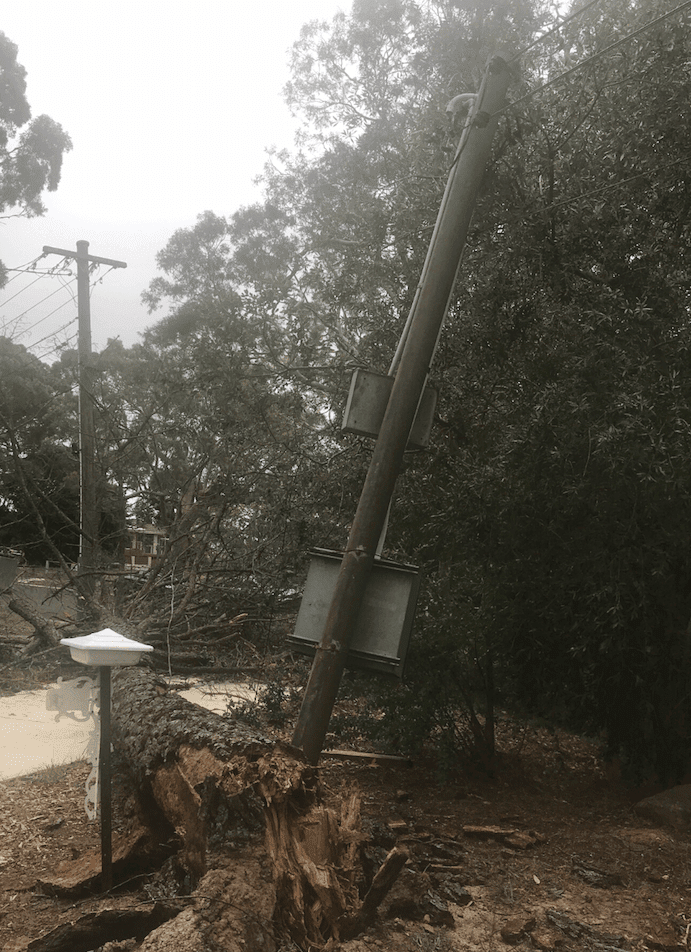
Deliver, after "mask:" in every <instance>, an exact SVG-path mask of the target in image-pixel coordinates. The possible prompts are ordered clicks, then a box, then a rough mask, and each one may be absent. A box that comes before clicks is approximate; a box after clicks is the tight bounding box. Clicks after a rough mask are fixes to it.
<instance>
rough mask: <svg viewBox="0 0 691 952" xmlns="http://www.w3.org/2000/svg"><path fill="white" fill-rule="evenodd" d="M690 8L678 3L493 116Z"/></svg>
mask: <svg viewBox="0 0 691 952" xmlns="http://www.w3.org/2000/svg"><path fill="white" fill-rule="evenodd" d="M687 7H691V0H685V2H684V3H680V4H679V6H677V7H674V9H673V10H668V11H667V13H663V14H661V15H660V16H659V17H656V18H655V19H654V20H651V21H650V22H649V23H646V24H645V25H644V26H642V27H639V29H638V30H634V31H633V33H627V35H626V36H622V37H621V38H620V39H618V40H615V41H614V43H610V45H609V46H606V47H605V48H604V49H603V50H599V52H597V53H593V54H592V56H587V57H586V58H585V59H584V60H581V61H580V63H576V65H575V66H572V67H571V68H570V69H567V70H564V72H563V73H560V74H559V75H558V76H555V77H554V79H550V80H548V81H547V82H546V83H543V84H542V85H541V86H537V87H536V88H535V89H533V90H532V91H531V92H529V93H526V95H525V96H521V98H520V99H516V100H515V101H514V102H510V103H507V104H506V106H503V107H502V108H501V109H498V110H497V112H495V113H494V115H495V116H500V115H501V114H502V113H504V112H507V110H509V109H513V108H514V106H518V105H520V104H521V103H522V102H526V101H527V100H528V99H532V98H533V96H536V95H537V94H538V93H541V92H542V91H543V90H544V89H548V88H549V87H550V86H554V85H555V84H556V83H558V82H560V81H561V80H562V79H565V78H566V77H567V76H570V75H571V74H572V73H575V72H576V71H577V70H579V69H582V68H583V67H584V66H588V65H589V64H591V63H594V62H596V61H597V60H599V59H601V58H602V57H603V56H606V55H607V54H608V53H611V52H612V50H615V49H617V47H619V46H622V45H623V44H624V43H628V41H629V40H633V39H635V38H636V37H637V36H640V35H641V34H642V33H645V32H646V31H647V30H651V29H652V28H653V27H654V26H657V25H658V24H659V23H662V22H663V21H664V20H668V19H669V18H670V17H672V16H674V15H675V14H676V13H680V12H681V11H682V10H685V9H687Z"/></svg>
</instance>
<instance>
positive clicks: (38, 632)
mask: <svg viewBox="0 0 691 952" xmlns="http://www.w3.org/2000/svg"><path fill="white" fill-rule="evenodd" d="M5 595H6V596H9V599H8V602H7V607H8V608H9V610H10V611H11V612H14V614H15V615H19V617H20V618H23V619H24V621H28V622H29V624H30V625H33V628H34V637H33V638H32V639H31V641H29V643H28V644H27V645H26V647H24V648H23V650H22V651H21V653H20V657H24V656H26V655H28V654H32V653H33V652H34V651H37V650H38V649H39V648H54V647H55V646H56V645H59V644H60V635H59V634H58V630H57V628H56V627H55V624H54V623H53V622H52V621H51V619H50V618H47V617H46V616H45V615H42V614H41V612H40V611H39V610H38V609H37V608H36V606H35V605H34V603H33V602H32V601H31V600H30V599H28V598H26V597H25V596H24V595H20V594H19V592H17V590H16V589H14V588H8V589H7V590H6V591H5Z"/></svg>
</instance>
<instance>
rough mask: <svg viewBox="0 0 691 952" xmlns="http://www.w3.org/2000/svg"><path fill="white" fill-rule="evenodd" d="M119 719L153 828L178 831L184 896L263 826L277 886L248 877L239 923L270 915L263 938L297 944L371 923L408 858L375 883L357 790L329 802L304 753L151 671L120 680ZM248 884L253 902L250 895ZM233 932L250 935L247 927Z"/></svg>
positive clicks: (117, 742)
mask: <svg viewBox="0 0 691 952" xmlns="http://www.w3.org/2000/svg"><path fill="white" fill-rule="evenodd" d="M112 726H113V741H114V747H115V751H116V754H117V755H118V756H119V757H120V758H121V760H122V761H123V762H124V764H125V765H126V766H127V768H128V770H129V772H130V773H131V775H132V777H133V778H134V782H135V785H136V789H137V791H138V794H139V800H140V805H142V807H143V809H144V812H145V813H148V814H149V817H150V820H151V822H152V825H156V826H159V827H160V820H161V818H164V820H165V821H167V824H168V825H169V827H171V828H173V829H174V830H175V832H176V834H177V836H178V837H179V842H180V850H179V853H178V854H177V857H176V863H177V865H178V870H179V873H180V881H181V882H182V883H183V884H184V890H185V891H186V890H191V889H193V888H194V887H195V886H196V885H197V884H199V883H200V882H201V885H202V886H203V885H204V884H205V883H207V884H208V883H209V877H211V880H212V881H213V882H214V889H215V890H216V892H217V891H218V889H219V886H218V883H217V882H216V879H217V878H218V871H217V870H215V869H214V868H213V861H214V857H215V856H216V855H217V854H218V852H219V850H222V849H223V847H224V846H225V847H231V848H232V847H233V846H237V844H238V842H243V840H246V838H247V836H248V834H249V833H252V832H253V831H256V830H257V828H261V825H262V824H263V827H264V843H265V848H266V854H267V856H268V859H269V861H270V863H269V866H270V876H269V881H268V882H266V879H265V880H264V882H263V885H262V884H261V882H262V881H261V877H259V879H256V880H255V886H253V887H252V888H250V886H249V884H248V881H246V882H245V883H244V887H243V891H244V893H245V895H244V898H243V903H242V907H243V908H242V910H237V915H236V917H235V918H236V919H238V918H239V919H242V918H243V916H244V917H247V916H249V917H250V919H251V918H252V916H253V914H254V912H256V910H258V909H262V910H264V916H265V917H266V916H267V915H269V911H270V927H269V932H267V933H266V935H269V934H271V935H273V934H275V933H276V932H278V933H279V934H282V935H284V936H285V935H287V936H290V938H291V939H292V940H293V941H294V942H296V943H297V944H298V945H299V946H300V947H301V948H320V947H323V946H324V945H326V943H327V942H328V941H329V940H330V939H335V940H338V939H341V938H348V937H351V936H353V935H356V934H357V933H358V932H359V931H361V930H362V929H363V928H364V927H365V926H366V925H367V924H368V922H369V921H370V919H371V918H372V916H373V915H374V913H375V911H376V908H377V905H378V904H379V902H381V900H382V899H383V898H384V896H385V895H386V892H387V891H388V888H389V887H390V886H391V885H392V884H393V882H394V880H395V878H396V876H397V874H398V872H399V871H400V869H401V868H402V866H403V865H404V863H405V860H406V854H405V853H404V852H403V851H400V850H393V851H392V853H390V854H389V856H388V857H387V860H386V861H385V863H384V866H383V868H382V869H381V870H380V871H379V873H378V874H377V875H376V876H375V877H374V880H373V881H372V882H369V883H368V882H366V881H365V879H364V875H363V870H362V864H361V862H360V846H361V844H362V842H363V840H364V839H365V837H364V835H363V833H362V831H361V828H360V812H359V807H360V801H359V796H358V795H357V794H356V793H352V794H351V795H349V796H348V797H346V798H345V800H344V801H343V803H342V804H341V806H340V809H339V810H334V809H330V808H328V807H326V806H325V805H324V804H323V803H321V802H320V790H319V783H318V776H317V773H316V771H315V769H314V768H313V767H311V766H310V765H309V764H308V763H307V762H306V760H305V758H304V757H303V755H302V752H301V751H299V750H296V749H295V748H293V747H290V746H289V745H287V744H283V743H280V742H276V741H275V740H272V739H271V738H268V737H266V736H264V735H262V734H260V733H259V732H258V731H256V730H254V729H253V728H250V727H248V726H247V725H245V724H242V723H239V722H238V721H233V720H231V719H230V718H227V717H221V716H219V715H217V714H214V713H211V712H209V711H206V710H204V709H202V708H200V707H198V706H197V705H194V704H191V703H189V702H188V701H186V700H185V699H183V698H181V697H179V696H178V695H177V694H175V693H174V692H172V691H169V690H168V688H167V686H166V685H165V683H164V682H163V681H161V680H159V679H157V678H156V677H155V676H154V675H152V674H150V673H149V672H148V671H146V670H144V669H139V668H137V669H124V670H122V671H120V672H118V674H117V675H116V676H115V678H114V683H113V713H112ZM210 857H211V860H210ZM264 865H266V864H264ZM234 876H235V879H234V880H233V889H234V890H235V891H237V889H238V884H237V874H234ZM252 889H254V891H255V893H257V894H256V895H254V898H252V896H251V895H248V894H247V893H248V890H249V891H250V894H251V892H252ZM260 891H261V892H262V895H259V894H258V893H259V892H260ZM207 892H209V889H206V890H205V891H204V894H206V893H207ZM200 898H201V896H200ZM206 898H210V897H208V896H206ZM216 901H221V902H222V901H223V900H222V899H220V900H219V899H218V896H216ZM207 920H208V917H207ZM207 920H204V922H206V925H205V926H203V928H206V927H207V926H208V921H207ZM201 922H202V920H201V919H200V923H201ZM187 924H188V925H189V921H188V923H187ZM235 925H236V926H237V922H236V923H235ZM254 926H255V927H256V923H255V924H254ZM199 927H200V928H202V925H200V926H199ZM163 928H164V929H166V930H170V929H172V928H175V926H173V924H171V923H168V924H167V925H166V926H164V927H163ZM234 931H235V934H237V935H238V937H240V936H242V942H245V943H246V942H247V941H248V934H249V933H248V931H247V929H245V930H244V931H243V930H242V929H240V930H238V928H235V930H234ZM251 931H252V930H250V932H251ZM265 932H266V929H265ZM238 941H239V940H238ZM250 945H251V943H250ZM147 947H148V946H147ZM153 947H154V946H152V948H153ZM257 947H258V948H259V947H261V948H264V947H265V946H262V945H261V944H258V945H257Z"/></svg>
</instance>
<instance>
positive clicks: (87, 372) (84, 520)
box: [43, 241, 127, 593]
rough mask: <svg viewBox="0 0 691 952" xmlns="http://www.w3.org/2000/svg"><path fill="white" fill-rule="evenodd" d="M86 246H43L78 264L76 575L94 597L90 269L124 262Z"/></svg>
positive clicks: (95, 524) (95, 535)
mask: <svg viewBox="0 0 691 952" xmlns="http://www.w3.org/2000/svg"><path fill="white" fill-rule="evenodd" d="M88 249H89V242H88V241H78V242H77V251H76V253H75V252H74V251H66V250H65V249H64V248H51V247H49V246H48V245H44V246H43V254H44V255H62V257H63V258H76V260H77V314H78V319H79V514H80V515H79V529H80V539H79V575H80V577H81V579H82V584H83V586H84V588H85V589H86V591H87V592H89V593H93V590H94V579H93V571H94V569H95V568H96V565H97V563H98V510H97V507H96V435H95V429H94V368H93V362H92V359H91V301H90V296H89V265H91V264H106V265H108V266H109V267H111V268H126V267H127V264H126V263H125V262H124V261H113V260H112V259H111V258H98V257H96V255H90V254H89V252H88Z"/></svg>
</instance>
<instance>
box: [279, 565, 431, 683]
mask: <svg viewBox="0 0 691 952" xmlns="http://www.w3.org/2000/svg"><path fill="white" fill-rule="evenodd" d="M310 555H311V556H312V561H311V563H310V568H309V572H308V574H307V581H306V583H305V591H304V594H303V596H302V602H301V604H300V610H299V612H298V617H297V622H296V625H295V631H294V633H293V634H292V635H291V636H290V637H289V639H288V640H289V643H290V644H291V645H292V647H293V648H295V650H297V651H301V652H303V653H304V654H310V655H313V654H314V652H315V648H316V646H317V645H318V644H319V642H320V641H321V637H322V633H323V631H324V625H325V623H326V616H327V614H328V611H329V607H330V605H331V599H332V597H333V592H334V588H335V586H336V579H337V577H338V573H339V570H340V568H341V561H342V560H343V553H342V552H335V551H333V550H332V549H311V550H310ZM419 589H420V574H419V571H418V569H417V567H416V566H414V565H401V564H399V563H397V562H389V561H386V560H383V559H378V560H375V562H374V565H373V567H372V571H371V573H370V577H369V580H368V582H367V590H366V592H365V598H364V600H363V603H362V607H361V609H360V614H359V615H358V620H357V624H356V626H355V635H354V637H353V642H352V644H351V646H350V651H349V653H348V661H347V665H348V667H350V668H364V669H367V670H369V671H378V672H379V673H383V674H390V675H394V676H395V677H399V678H400V677H403V667H404V665H405V657H406V653H407V650H408V642H409V640H410V632H411V629H412V626H413V618H414V616H415V605H416V602H417V597H418V592H419Z"/></svg>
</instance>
